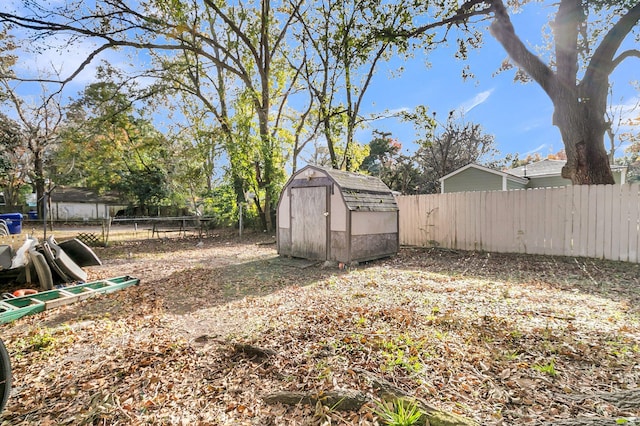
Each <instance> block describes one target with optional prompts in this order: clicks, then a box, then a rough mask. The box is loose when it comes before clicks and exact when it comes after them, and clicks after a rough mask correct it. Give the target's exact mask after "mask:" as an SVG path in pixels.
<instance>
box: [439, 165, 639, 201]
mask: <svg viewBox="0 0 640 426" xmlns="http://www.w3.org/2000/svg"><path fill="white" fill-rule="evenodd" d="M565 163H566V161H564V160H547V159H545V160H542V161H536V162H535V163H530V164H527V165H525V166H520V167H516V168H513V169H508V170H505V171H498V170H493V169H490V168H488V167H484V166H480V165H477V164H473V163H472V164H467V165H466V166H464V167H461V168H459V169H458V170H456V171H454V172H452V173H449V174H448V175H446V176H443V177H442V178H440V192H441V193H446V192H464V191H507V190H510V189H526V188H547V187H558V186H567V185H571V181H570V180H569V179H565V178H563V177H562V176H561V173H562V167H563V166H564V165H565ZM611 172H612V173H613V178H614V180H615V181H616V183H626V174H627V167H626V166H618V165H612V166H611Z"/></svg>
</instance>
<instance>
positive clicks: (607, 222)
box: [602, 185, 618, 260]
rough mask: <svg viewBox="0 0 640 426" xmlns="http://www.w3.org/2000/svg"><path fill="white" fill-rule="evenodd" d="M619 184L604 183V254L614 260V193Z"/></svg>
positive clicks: (606, 257)
mask: <svg viewBox="0 0 640 426" xmlns="http://www.w3.org/2000/svg"><path fill="white" fill-rule="evenodd" d="M617 189H618V188H617V185H604V218H603V219H604V242H603V244H604V247H603V252H602V255H603V257H604V258H605V259H609V260H614V259H613V258H612V256H611V250H612V248H611V246H612V243H611V242H612V241H613V233H612V229H613V220H612V219H613V218H612V216H613V193H614V191H617Z"/></svg>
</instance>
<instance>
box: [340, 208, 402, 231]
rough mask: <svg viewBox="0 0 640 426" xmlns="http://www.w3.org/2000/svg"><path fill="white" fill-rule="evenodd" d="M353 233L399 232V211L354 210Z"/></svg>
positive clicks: (352, 217) (352, 219) (352, 218)
mask: <svg viewBox="0 0 640 426" xmlns="http://www.w3.org/2000/svg"><path fill="white" fill-rule="evenodd" d="M351 215H352V216H351V235H369V234H388V233H393V232H398V213H397V212H352V213H351Z"/></svg>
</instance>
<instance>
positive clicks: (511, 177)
mask: <svg viewBox="0 0 640 426" xmlns="http://www.w3.org/2000/svg"><path fill="white" fill-rule="evenodd" d="M470 168H473V169H478V170H482V171H483V172H487V173H492V174H494V175H498V176H501V177H506V178H507V179H508V180H512V181H515V182H520V183H523V184H526V183H527V179H524V178H523V177H521V176H517V175H515V174H512V173H507V172H502V171H500V170H494V169H490V168H489V167H485V166H481V165H479V164H475V163H469V164H467V165H466V166H464V167H460V168H459V169H457V170H454V171H453V172H451V173H449V174H448V175H445V176H442V177H441V178H440V179H438V180H439V181H440V182H442V181H444V180H445V179H448V178H450V177H451V176H455V175H457V174H458V173H462V172H464V171H465V170H467V169H470Z"/></svg>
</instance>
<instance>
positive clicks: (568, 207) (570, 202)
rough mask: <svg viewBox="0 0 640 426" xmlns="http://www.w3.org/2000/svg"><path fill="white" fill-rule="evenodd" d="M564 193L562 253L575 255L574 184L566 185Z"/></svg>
mask: <svg viewBox="0 0 640 426" xmlns="http://www.w3.org/2000/svg"><path fill="white" fill-rule="evenodd" d="M562 193H563V194H564V195H563V197H564V225H563V226H564V247H563V249H562V254H563V255H564V256H573V253H574V246H573V226H574V223H573V212H574V209H575V204H574V203H575V199H574V195H575V193H576V187H575V186H573V185H570V186H565V187H564V188H563V192H562Z"/></svg>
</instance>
